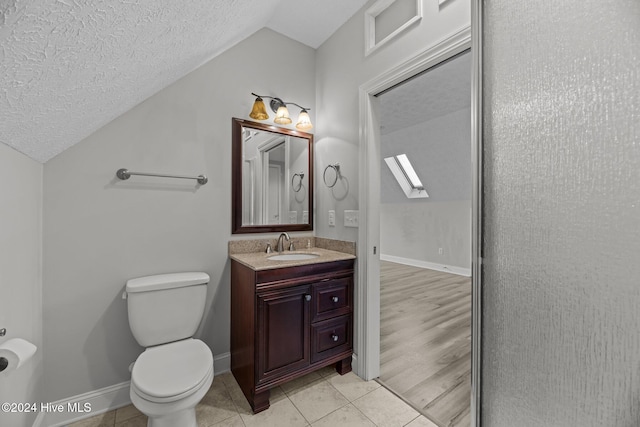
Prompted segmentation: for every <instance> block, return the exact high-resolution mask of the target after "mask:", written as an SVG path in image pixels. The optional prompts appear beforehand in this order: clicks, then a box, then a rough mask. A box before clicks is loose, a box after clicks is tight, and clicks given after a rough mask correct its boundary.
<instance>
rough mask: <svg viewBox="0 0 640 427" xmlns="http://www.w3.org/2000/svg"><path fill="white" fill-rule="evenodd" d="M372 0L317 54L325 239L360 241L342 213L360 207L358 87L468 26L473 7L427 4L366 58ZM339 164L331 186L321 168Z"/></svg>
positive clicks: (320, 214)
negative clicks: (331, 216) (332, 214)
mask: <svg viewBox="0 0 640 427" xmlns="http://www.w3.org/2000/svg"><path fill="white" fill-rule="evenodd" d="M373 3H374V1H373V0H371V1H370V2H368V3H367V4H366V5H365V6H364V7H363V8H362V9H361V10H360V11H359V12H358V13H356V14H355V15H354V16H353V17H352V18H351V19H350V20H349V21H347V23H345V24H344V25H343V26H342V27H340V28H339V29H338V31H336V32H335V33H334V34H333V35H332V36H331V37H330V38H329V39H328V40H327V41H326V42H325V43H324V44H323V45H322V46H320V47H319V48H318V51H317V56H316V64H317V68H316V75H317V80H316V85H317V86H316V93H317V103H316V105H317V108H316V117H317V119H316V121H317V124H316V129H317V131H316V134H315V142H316V152H315V153H316V170H317V171H318V173H317V174H316V188H317V192H316V217H315V218H316V219H315V222H316V233H317V235H319V236H321V237H326V238H336V239H343V240H351V241H357V238H358V229H357V228H346V227H344V211H345V210H351V209H356V210H357V209H358V208H359V201H360V195H359V194H358V193H359V192H358V186H359V179H358V174H359V149H360V146H359V144H360V141H359V131H360V127H359V126H360V116H359V114H360V112H359V104H358V89H359V87H360V86H361V85H363V84H364V83H366V82H367V81H369V80H371V79H373V78H375V77H377V76H379V75H380V74H382V73H384V72H385V71H388V70H389V69H391V68H393V67H395V66H397V65H398V64H400V63H402V62H404V61H405V60H407V59H409V58H412V57H414V56H415V55H416V54H417V53H419V52H422V51H423V50H424V49H426V47H428V46H429V45H432V44H435V43H436V42H438V41H439V40H441V39H443V38H445V37H446V36H449V35H451V34H453V33H455V32H457V31H458V30H460V29H462V28H465V27H467V26H469V22H470V8H469V4H468V3H467V2H464V1H450V2H448V3H447V4H446V5H445V6H444V7H441V8H439V7H438V3H437V2H424V4H423V18H422V20H421V21H420V22H419V24H417V25H415V26H412V27H411V29H409V30H407V31H405V32H404V33H402V35H401V36H399V37H397V38H395V39H393V40H392V41H390V42H388V43H387V44H385V45H383V46H381V47H380V48H378V49H376V51H375V52H373V53H372V54H371V55H369V56H367V57H365V56H364V10H366V9H367V8H368V7H370V6H371V5H372V4H373ZM335 163H340V172H341V174H342V176H343V179H342V180H339V181H338V182H337V184H336V186H335V187H334V188H332V189H329V188H327V187H326V185H325V184H324V182H323V180H322V172H323V171H324V169H325V168H326V167H327V165H329V164H335ZM332 209H333V210H335V211H336V226H335V227H330V226H329V225H328V211H329V210H332Z"/></svg>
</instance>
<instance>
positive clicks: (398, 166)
mask: <svg viewBox="0 0 640 427" xmlns="http://www.w3.org/2000/svg"><path fill="white" fill-rule="evenodd" d="M384 161H385V162H386V163H387V166H389V169H390V170H391V173H393V176H394V177H395V178H396V181H398V184H400V187H401V188H402V191H404V194H405V195H406V196H407V197H408V198H410V199H417V198H422V197H429V194H427V190H425V189H424V186H423V185H422V181H420V178H418V174H417V173H416V171H415V169H413V166H412V165H411V162H410V161H409V158H408V157H407V155H406V154H398V155H397V156H393V157H386V158H385V159H384Z"/></svg>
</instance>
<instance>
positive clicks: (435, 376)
mask: <svg viewBox="0 0 640 427" xmlns="http://www.w3.org/2000/svg"><path fill="white" fill-rule="evenodd" d="M379 381H380V382H381V383H382V384H383V385H384V386H385V387H387V388H388V389H389V390H391V391H393V392H394V393H396V394H398V395H399V396H400V397H402V398H403V399H405V400H406V401H407V402H408V403H410V404H411V405H412V406H413V407H414V408H416V409H418V410H419V411H421V412H422V413H423V414H424V415H425V416H426V417H427V418H429V419H430V420H431V421H433V422H434V423H435V424H437V425H438V426H439V427H469V425H470V424H471V419H470V411H469V410H470V401H471V399H470V393H471V278H469V277H464V276H459V275H455V274H450V273H443V272H440V271H435V270H428V269H424V268H418V267H412V266H406V265H401V264H396V263H392V262H387V261H381V262H380V378H379Z"/></svg>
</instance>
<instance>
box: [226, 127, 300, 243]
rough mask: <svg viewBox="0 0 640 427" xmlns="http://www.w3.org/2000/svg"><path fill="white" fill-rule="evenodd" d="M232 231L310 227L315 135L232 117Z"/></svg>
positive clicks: (245, 231) (260, 231)
mask: <svg viewBox="0 0 640 427" xmlns="http://www.w3.org/2000/svg"><path fill="white" fill-rule="evenodd" d="M231 136H232V149H231V151H232V159H231V160H232V164H231V168H232V180H231V187H232V194H233V203H232V209H233V211H232V224H231V232H232V233H233V234H238V233H268V232H281V231H305V230H313V135H312V134H310V133H306V132H301V131H298V130H292V129H286V128H281V127H277V126H272V125H268V124H263V123H256V122H251V121H248V120H244V119H237V118H234V119H232V133H231Z"/></svg>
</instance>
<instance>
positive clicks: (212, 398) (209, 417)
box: [68, 367, 437, 427]
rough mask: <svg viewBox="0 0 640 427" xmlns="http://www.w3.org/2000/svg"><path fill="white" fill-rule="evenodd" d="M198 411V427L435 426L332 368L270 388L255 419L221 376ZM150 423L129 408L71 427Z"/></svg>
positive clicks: (122, 426) (239, 393)
mask: <svg viewBox="0 0 640 427" xmlns="http://www.w3.org/2000/svg"><path fill="white" fill-rule="evenodd" d="M196 413H197V418H198V427H213V426H225V427H226V426H229V427H254V426H256V427H271V426H274V427H297V426H314V427H316V426H317V427H336V426H340V427H359V426H362V427H365V426H367V427H372V426H379V427H396V426H397V427H403V426H407V427H437V426H436V425H435V424H433V423H432V422H431V421H429V420H428V419H427V418H425V417H424V416H422V415H420V414H419V413H418V412H417V411H416V410H415V409H413V408H412V407H411V406H409V405H407V404H406V403H404V402H403V401H402V400H401V399H399V398H398V397H396V396H395V395H394V394H393V393H391V392H390V391H388V390H387V389H385V388H384V387H381V386H380V384H378V383H377V382H375V381H368V382H366V381H363V380H362V379H360V378H359V377H358V376H356V375H355V374H354V373H352V372H349V373H348V374H346V375H343V376H340V375H338V374H337V373H336V372H335V370H334V369H333V367H327V368H324V369H321V370H319V371H316V372H313V373H311V374H309V375H307V376H304V377H302V378H298V379H296V380H293V381H290V382H288V383H286V384H283V385H282V386H280V387H276V388H274V389H272V390H271V407H270V408H269V409H267V410H266V411H263V412H260V413H259V414H255V415H254V414H253V413H252V412H251V407H250V406H249V403H247V400H246V399H245V397H244V395H243V394H242V391H241V390H240V387H239V386H238V384H237V383H236V381H235V379H234V377H233V375H232V374H231V373H224V374H221V375H218V376H216V377H215V379H214V381H213V384H212V385H211V389H210V390H209V392H208V393H207V394H206V395H205V397H204V398H203V399H202V401H201V402H200V403H199V404H198V406H197V407H196ZM146 425H147V417H146V416H144V415H142V414H141V413H140V412H138V410H137V409H136V408H134V407H133V406H131V405H129V406H125V407H123V408H120V409H116V410H114V411H110V412H107V413H104V414H101V415H96V416H94V417H91V418H87V419H84V420H81V421H78V422H75V423H73V424H70V425H69V426H68V427H144V426H146ZM176 427H179V426H176Z"/></svg>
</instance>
